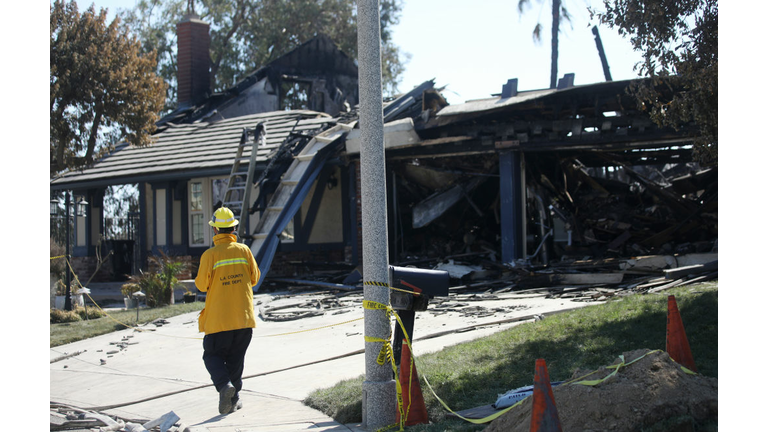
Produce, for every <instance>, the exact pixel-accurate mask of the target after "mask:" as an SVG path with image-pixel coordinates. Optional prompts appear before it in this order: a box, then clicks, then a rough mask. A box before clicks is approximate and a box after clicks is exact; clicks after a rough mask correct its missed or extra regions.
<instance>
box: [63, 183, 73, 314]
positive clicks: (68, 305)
mask: <svg viewBox="0 0 768 432" xmlns="http://www.w3.org/2000/svg"><path fill="white" fill-rule="evenodd" d="M64 210H65V218H66V224H67V229H66V235H67V240H66V246H65V247H66V250H65V252H64V255H65V258H64V259H66V260H67V263H69V191H67V197H66V199H65V200H64ZM66 273H67V278H66V282H67V293H66V294H65V297H64V310H68V311H71V310H72V293H71V291H70V285H71V284H72V275H71V274H70V272H69V264H67V268H66Z"/></svg>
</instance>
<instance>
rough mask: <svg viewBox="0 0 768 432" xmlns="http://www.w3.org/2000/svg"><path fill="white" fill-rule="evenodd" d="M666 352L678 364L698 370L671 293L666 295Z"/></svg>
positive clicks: (675, 301)
mask: <svg viewBox="0 0 768 432" xmlns="http://www.w3.org/2000/svg"><path fill="white" fill-rule="evenodd" d="M667 353H668V354H669V356H670V357H672V360H674V361H676V362H677V363H679V364H680V365H682V366H684V367H686V368H688V369H690V370H692V371H694V372H698V371H697V370H696V364H695V363H694V362H693V354H691V347H690V346H689V345H688V338H687V337H686V336H685V328H684V327H683V320H682V319H681V318H680V311H678V310H677V300H675V296H673V295H671V296H669V297H667Z"/></svg>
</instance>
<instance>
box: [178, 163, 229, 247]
mask: <svg viewBox="0 0 768 432" xmlns="http://www.w3.org/2000/svg"><path fill="white" fill-rule="evenodd" d="M228 179H229V177H228V176H223V177H203V178H194V179H191V180H189V181H188V182H187V199H188V203H187V213H188V216H187V221H188V224H189V230H188V231H189V232H188V236H189V246H190V247H209V246H210V245H211V242H212V241H213V232H212V230H211V228H210V227H209V226H208V221H209V220H211V217H212V216H213V205H214V204H216V203H215V202H213V183H214V182H215V181H217V180H228ZM194 183H201V184H202V186H203V188H202V189H203V191H202V192H203V196H202V201H203V202H202V206H203V208H202V210H192V184H194ZM194 215H202V222H203V243H197V244H195V243H192V240H193V236H192V218H193V216H194Z"/></svg>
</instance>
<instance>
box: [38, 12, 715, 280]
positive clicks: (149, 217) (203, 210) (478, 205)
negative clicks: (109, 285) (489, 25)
mask: <svg viewBox="0 0 768 432" xmlns="http://www.w3.org/2000/svg"><path fill="white" fill-rule="evenodd" d="M193 24H196V22H193ZM197 24H199V23H197ZM180 38H181V36H180ZM180 50H181V42H180ZM313 56H314V57H313ZM180 74H181V72H180ZM573 81H574V79H573V75H566V76H565V77H564V78H563V79H561V82H560V85H559V86H558V88H555V89H544V90H530V91H518V90H517V80H510V81H509V82H507V83H506V84H503V85H502V86H500V87H501V88H500V90H501V91H500V93H499V94H496V95H492V96H491V97H489V98H487V99H481V100H474V101H467V102H466V103H463V104H458V105H448V104H447V103H446V101H445V99H444V98H443V97H442V96H441V94H440V90H439V89H436V88H435V86H434V82H433V81H426V82H424V83H423V84H422V85H420V86H418V87H416V88H414V89H412V90H411V91H409V92H407V93H405V94H403V95H400V96H398V97H396V98H393V99H391V100H386V101H384V111H383V114H384V121H385V126H384V144H385V151H386V159H387V173H388V177H387V178H386V179H382V181H386V182H387V190H388V199H389V202H388V206H387V207H388V215H387V216H388V217H387V220H388V223H389V227H388V233H389V251H390V262H391V263H392V264H398V265H417V266H425V267H435V266H437V265H440V264H445V263H448V262H453V261H456V262H459V261H461V262H466V263H471V264H472V265H473V266H474V268H475V269H477V271H476V273H477V274H483V275H485V276H488V277H498V276H499V275H502V274H509V273H510V271H512V272H516V271H524V270H522V267H521V265H520V264H524V265H525V266H538V267H545V266H550V265H555V264H557V263H562V262H567V261H569V260H578V259H583V258H585V257H590V258H600V259H610V258H612V257H626V256H637V255H648V254H657V253H670V254H672V253H684V252H710V251H712V250H713V249H714V250H716V240H717V168H716V167H709V168H707V167H700V166H698V165H697V164H696V163H695V162H694V161H693V160H692V157H691V154H692V149H691V138H690V136H691V133H692V132H693V131H692V130H689V129H687V128H682V129H680V130H672V129H667V128H660V127H658V126H657V125H655V124H654V123H653V122H651V120H650V119H649V117H648V115H647V113H645V112H642V111H640V110H638V109H637V105H636V102H635V101H634V100H633V99H632V98H631V97H630V96H628V95H627V93H626V91H625V89H626V88H627V86H628V85H629V81H616V82H604V83H596V84H589V85H574V84H573ZM179 83H180V86H181V83H182V80H181V79H180V80H179ZM179 94H180V97H181V94H182V91H181V89H180V91H179ZM296 94H301V95H303V96H300V97H295V96H296ZM356 103H357V87H356V68H355V67H354V63H353V62H352V61H351V60H350V59H349V58H347V57H346V56H345V55H344V54H343V53H341V52H340V51H338V49H336V48H335V46H334V45H333V44H332V42H331V41H330V40H329V39H328V38H326V37H324V36H318V37H317V38H315V39H313V40H312V41H308V42H307V43H305V44H303V45H302V46H300V47H299V48H297V49H296V50H295V51H294V52H291V53H289V54H287V55H286V56H284V57H281V58H280V59H278V60H276V61H275V62H273V63H270V64H269V65H266V66H265V67H263V68H261V69H259V70H258V71H256V72H254V74H252V75H250V76H249V77H248V78H246V79H244V80H243V81H241V83H240V84H238V85H237V86H235V87H234V88H232V89H229V90H227V91H226V92H222V93H221V94H214V95H203V96H194V97H188V98H187V99H185V100H184V101H182V100H180V101H179V108H178V109H177V110H176V111H175V112H173V113H171V114H169V115H168V116H166V117H165V118H163V119H162V120H161V121H160V122H159V123H158V132H157V133H156V135H155V143H154V144H153V145H152V146H150V147H147V148H133V147H130V146H127V145H122V146H118V147H117V148H116V149H115V151H114V152H112V153H111V154H110V155H108V156H107V157H105V158H103V159H102V160H100V161H98V162H97V163H96V164H94V165H93V166H92V167H89V168H86V169H83V170H81V171H76V172H70V173H66V174H64V175H62V176H61V177H59V178H57V179H55V180H53V181H52V182H51V189H52V190H71V191H73V192H74V194H75V196H84V197H85V198H86V200H87V201H88V202H89V203H90V208H89V211H88V212H87V213H86V214H85V216H83V217H80V218H78V219H77V222H76V224H75V230H76V239H77V244H76V247H75V249H74V252H75V259H74V262H75V263H76V269H77V271H78V272H79V273H81V278H83V277H86V278H87V277H89V276H90V274H91V273H92V272H93V271H94V269H95V259H96V258H95V257H96V256H97V255H98V254H97V253H96V252H97V249H99V248H107V249H109V247H110V246H109V241H107V242H104V241H102V240H104V239H103V234H104V228H103V226H104V220H103V218H104V215H103V206H102V205H101V204H100V203H101V200H102V196H103V193H104V190H105V188H106V187H107V186H109V185H114V184H124V183H135V184H137V185H138V189H139V193H140V200H139V201H140V212H139V220H138V223H137V227H138V229H137V233H136V236H135V239H134V244H133V250H134V251H135V252H136V253H135V254H134V256H133V257H134V258H133V259H134V261H135V266H134V267H136V266H140V267H145V266H146V261H147V257H148V256H151V255H153V254H156V253H159V252H160V251H162V252H163V253H166V254H168V255H172V256H175V257H178V258H179V259H183V260H186V261H188V262H189V263H190V264H191V266H190V269H191V273H190V276H194V274H195V272H196V270H195V269H196V263H197V260H198V259H199V256H200V255H201V254H202V252H203V251H204V250H205V249H207V248H208V247H209V246H210V244H211V232H210V229H209V227H208V225H207V223H206V222H207V221H208V220H209V219H210V217H211V215H212V213H213V211H214V210H215V208H217V207H218V206H220V205H227V206H229V207H231V208H233V209H236V213H238V215H239V217H240V219H241V221H242V222H243V223H242V224H241V231H240V232H239V234H240V238H241V240H242V241H243V242H245V243H247V244H249V245H250V247H251V249H252V250H253V251H254V255H255V256H256V259H257V261H258V262H259V265H260V267H261V269H262V272H263V273H264V274H265V275H266V276H267V278H270V277H273V278H275V277H305V276H306V277H309V276H310V275H311V276H312V277H313V278H315V279H316V278H317V277H318V275H328V272H329V271H330V270H338V271H339V273H340V274H348V273H349V272H350V271H351V270H353V269H354V268H355V267H357V266H359V265H361V264H362V256H361V254H362V246H361V245H362V242H363V240H364V239H363V238H362V227H361V208H360V206H361V198H360V197H361V189H360V181H359V180H360V178H359V177H360V161H359V151H360V130H359V128H358V125H357V117H356V111H355V109H354V108H355V105H356ZM297 104H298V105H297ZM347 107H349V109H348V108H347ZM692 127H693V126H692V125H691V126H689V128H692ZM107 240H108V239H107ZM100 252H101V256H104V254H103V252H104V251H100ZM510 269H512V270H510ZM118 273H119V271H117V270H116V267H115V266H114V265H113V266H109V265H106V266H104V267H103V270H102V272H101V274H100V275H99V277H100V278H101V279H102V280H106V279H116V278H119V277H120V276H121V275H120V274H118ZM452 276H454V277H457V278H461V277H462V276H463V275H462V274H461V273H459V274H455V275H453V274H452ZM326 277H327V278H329V280H332V281H334V282H338V281H339V280H338V279H333V277H335V276H326Z"/></svg>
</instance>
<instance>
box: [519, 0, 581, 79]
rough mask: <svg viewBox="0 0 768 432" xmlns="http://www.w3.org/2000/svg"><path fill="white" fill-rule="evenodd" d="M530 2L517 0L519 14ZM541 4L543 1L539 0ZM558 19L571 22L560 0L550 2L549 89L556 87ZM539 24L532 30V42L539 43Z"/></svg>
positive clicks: (540, 28) (540, 27) (528, 0)
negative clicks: (550, 59)
mask: <svg viewBox="0 0 768 432" xmlns="http://www.w3.org/2000/svg"><path fill="white" fill-rule="evenodd" d="M530 1H531V0H518V2H517V10H518V12H519V13H520V14H523V13H524V12H525V10H524V8H525V7H526V5H530ZM539 2H543V0H539ZM560 17H562V18H563V19H564V20H566V21H568V22H571V15H570V14H569V13H568V10H567V9H566V8H565V6H563V4H562V2H561V0H552V68H551V72H550V76H549V88H555V87H557V46H558V33H559V32H560ZM541 30H542V26H541V23H540V22H539V23H536V27H534V28H533V40H534V41H536V42H541Z"/></svg>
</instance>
